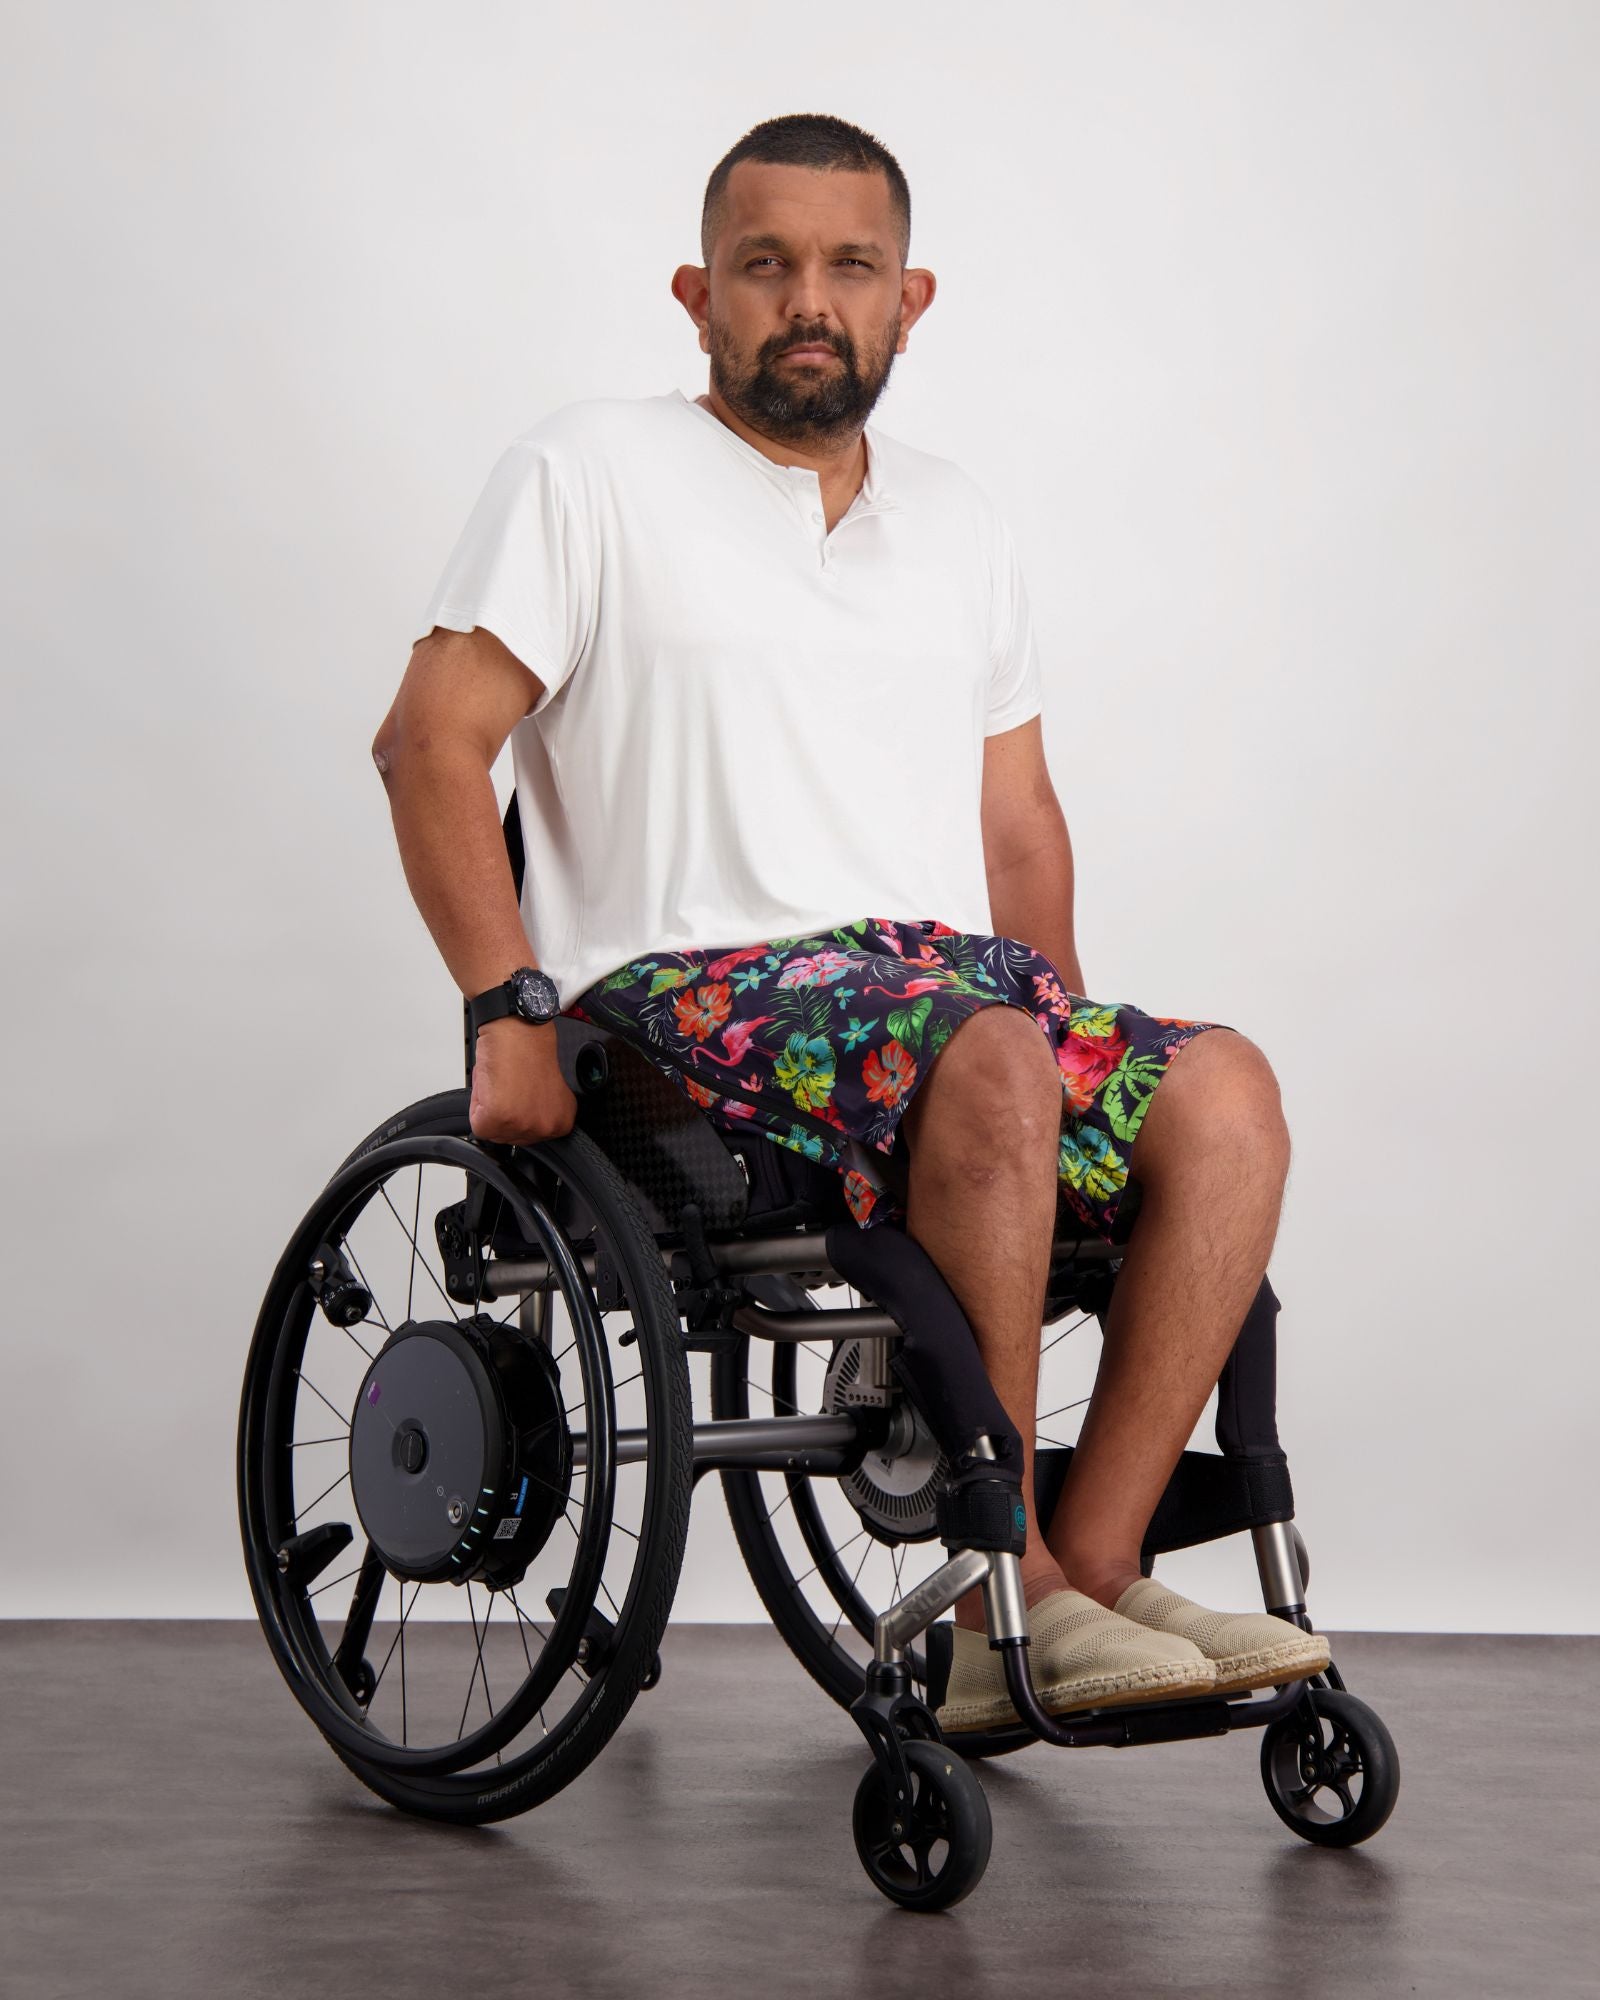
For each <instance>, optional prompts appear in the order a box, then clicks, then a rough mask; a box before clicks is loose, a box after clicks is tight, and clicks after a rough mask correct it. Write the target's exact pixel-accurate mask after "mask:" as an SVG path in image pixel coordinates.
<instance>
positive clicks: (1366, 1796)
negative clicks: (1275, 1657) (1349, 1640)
mask: <svg viewBox="0 0 1600 2000" xmlns="http://www.w3.org/2000/svg"><path fill="white" fill-rule="evenodd" d="M1261 1780H1262V1783H1263V1784H1264V1785H1265V1786H1266V1791H1267V1797H1268V1799H1270V1800H1271V1802H1272V1809H1273V1811H1274V1812H1275V1813H1276V1814H1277V1815H1278V1817H1279V1819H1281V1820H1282V1821H1283V1823H1284V1825H1285V1826H1287V1827H1288V1828H1289V1829H1290V1831H1291V1832H1293V1833H1297V1834H1298V1835H1299V1836H1300V1838H1301V1839H1302V1840H1309V1841H1311V1842H1313V1843H1314V1844H1315V1845H1316V1846H1318V1847H1354V1846H1355V1845H1356V1844H1357V1843H1358V1842H1359V1841H1363V1840H1370V1839H1371V1838H1372V1836H1373V1834H1375V1833H1376V1832H1377V1831H1378V1829H1379V1828H1380V1827H1381V1826H1382V1825H1383V1823H1384V1821H1385V1820H1387V1819H1388V1817H1389V1815H1390V1813H1391V1812H1393V1811H1394V1803H1395V1799H1396V1798H1397V1797H1398V1795H1399V1791H1400V1756H1399V1752H1398V1751H1397V1750H1396V1749H1395V1747H1394V1738H1393V1737H1392V1736H1391V1735H1390V1734H1389V1732H1388V1730H1387V1729H1386V1728H1385V1727H1384V1724H1383V1722H1382V1721H1381V1719H1380V1718H1379V1717H1378V1716H1377V1715H1375V1714H1374V1713H1373V1711H1372V1710H1371V1709H1370V1708H1368V1706H1367V1704H1366V1703H1365V1702H1364V1701H1358V1700H1357V1699H1356V1697H1355V1696H1354V1695H1353V1694H1344V1693H1342V1692H1340V1691H1338V1690H1337V1689H1334V1688H1319V1687H1313V1688H1308V1689H1307V1690H1306V1696H1305V1700H1304V1701H1302V1702H1301V1704H1300V1706H1299V1707H1298V1708H1296V1710H1295V1711H1294V1713H1293V1715H1290V1716H1287V1717H1285V1719H1284V1720H1283V1721H1282V1722H1276V1723H1273V1724H1272V1725H1271V1726H1270V1727H1269V1728H1268V1729H1267V1730H1266V1731H1265V1732H1264V1733H1263V1735H1262V1739H1261ZM1324 1799H1325V1800H1326V1801H1327V1803H1323V1801H1324Z"/></svg>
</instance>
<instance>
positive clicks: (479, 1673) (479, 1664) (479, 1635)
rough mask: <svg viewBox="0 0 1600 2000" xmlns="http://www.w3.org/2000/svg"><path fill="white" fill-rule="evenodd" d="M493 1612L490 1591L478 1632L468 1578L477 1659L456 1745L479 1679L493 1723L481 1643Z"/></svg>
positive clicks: (468, 1610)
mask: <svg viewBox="0 0 1600 2000" xmlns="http://www.w3.org/2000/svg"><path fill="white" fill-rule="evenodd" d="M493 1611H494V1592H493V1591H492V1590H491V1591H490V1592H489V1602H488V1604H487V1605H486V1606H485V1607H484V1613H483V1630H482V1631H481V1632H480V1631H479V1630H478V1613H477V1608H476V1606H475V1605H474V1604H473V1601H472V1579H471V1577H468V1578H467V1616H468V1617H469V1618H470V1619H471V1620H472V1631H473V1636H474V1637H475V1638H476V1640H477V1642H478V1652H477V1659H476V1661H475V1662H474V1664H473V1669H472V1672H471V1673H470V1674H468V1676H467V1698H466V1700H465V1701H464V1702H463V1703H462V1704H461V1724H460V1727H459V1728H458V1729H457V1730H456V1741H457V1742H458V1743H459V1742H460V1741H461V1732H462V1730H464V1729H465V1728H466V1726H467V1710H468V1709H469V1708H470V1707H471V1706H472V1690H473V1688H474V1686H475V1685H476V1683H477V1682H478V1680H479V1678H480V1677H481V1679H482V1681H483V1698H484V1701H485V1702H486V1703H487V1704H488V1709H489V1720H490V1721H491V1722H493V1720H494V1702H493V1700H492V1698H491V1697H490V1694H489V1676H488V1675H487V1674H486V1673H485V1672H484V1670H483V1642H484V1640H485V1639H486V1638H487V1637H488V1636H489V1619H490V1616H491V1614H492V1613H493Z"/></svg>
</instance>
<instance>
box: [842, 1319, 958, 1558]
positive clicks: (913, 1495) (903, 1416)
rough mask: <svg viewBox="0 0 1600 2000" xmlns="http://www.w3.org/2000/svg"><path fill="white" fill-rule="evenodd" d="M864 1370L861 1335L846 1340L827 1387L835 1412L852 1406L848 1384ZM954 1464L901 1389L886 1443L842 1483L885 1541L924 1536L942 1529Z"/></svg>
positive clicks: (917, 1539)
mask: <svg viewBox="0 0 1600 2000" xmlns="http://www.w3.org/2000/svg"><path fill="white" fill-rule="evenodd" d="M860 1373H861V1341H860V1340H859V1339H856V1340H841V1341H840V1342H839V1345H838V1347H837V1348H836V1349H835V1350H834V1356H833V1360H832V1362H831V1364H830V1365H829V1368H828V1377H827V1382H826V1384H825V1385H824V1389H823V1406H824V1408H825V1409H827V1410H828V1412H829V1413H830V1414H832V1415H837V1414H838V1413H839V1412H840V1411H842V1410H844V1409H846V1408H848V1407H849V1406H848V1405H847V1403H846V1402H845V1394H844V1392H845V1390H846V1389H848V1388H849V1386H850V1385H851V1383H853V1382H854V1381H855V1380H856V1378H857V1377H858V1376H859V1375H860ZM949 1476H950V1470H949V1466H948V1464H947V1462H946V1460H945V1455H944V1453H943V1452H942V1451H941V1450H940V1449H939V1447H938V1445H937V1444H936V1443H935V1442H934V1439H933V1434H932V1432H931V1431H930V1430H929V1429H928V1427H927V1425H926V1424H925V1423H924V1422H923V1420H922V1418H921V1416H920V1415H919V1414H918V1413H917V1412H916V1411H915V1410H914V1409H913V1408H912V1407H911V1404H910V1402H909V1401H908V1400H907V1399H906V1397H905V1396H904V1395H903V1394H902V1395H900V1396H899V1398H898V1399H897V1401H896V1403H895V1405H894V1409H893V1413H892V1415H891V1418H890V1423H889V1432H888V1435H887V1436H886V1437H885V1439H884V1441H883V1443H882V1444H881V1445H879V1446H876V1447H874V1448H873V1449H872V1450H869V1451H868V1452H867V1453H866V1455H865V1457H864V1458H863V1459H862V1461H861V1463H860V1464H859V1465H858V1466H857V1467H856V1469H855V1470H854V1471H853V1472H847V1473H845V1474H843V1475H842V1476H841V1478H840V1480H839V1484H840V1485H841V1486H842V1487H843V1488H844V1490H845V1493H846V1494H847V1495H848V1496H849V1500H850V1504H851V1505H852V1506H853V1507H854V1508H855V1510H856V1512H857V1513H858V1514H859V1515H860V1516H861V1519H862V1521H863V1522H864V1523H865V1525H866V1527H867V1529H868V1531H869V1532H870V1533H871V1534H873V1535H874V1536H876V1538H877V1539H878V1540H879V1541H880V1542H925V1541H928V1540H929V1539H930V1538H931V1537H932V1536H933V1535H934V1534H935V1533H936V1532H937V1529H938V1519H937V1515H936V1512H935V1504H936V1502H937V1500H938V1497H939V1494H940V1492H941V1491H942V1489H943V1487H944V1485H945V1483H946V1481H947V1480H948V1479H949Z"/></svg>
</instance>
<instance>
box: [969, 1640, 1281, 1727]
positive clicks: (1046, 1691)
mask: <svg viewBox="0 0 1600 2000" xmlns="http://www.w3.org/2000/svg"><path fill="white" fill-rule="evenodd" d="M1278 1650H1279V1651H1282V1650H1283V1649H1282V1648H1279V1649H1278ZM1251 1657H1252V1658H1253V1657H1254V1656H1253V1655H1252V1656H1251ZM1215 1688H1216V1678H1215V1675H1214V1673H1213V1672H1212V1671H1211V1670H1210V1668H1209V1663H1208V1664H1207V1670H1206V1671H1205V1672H1201V1671H1200V1663H1198V1662H1197V1663H1196V1665H1195V1666H1194V1667H1186V1666H1171V1667H1145V1668H1142V1669H1140V1671H1139V1672H1137V1673H1132V1674H1099V1675H1095V1676H1094V1677H1092V1678H1090V1679H1087V1680H1081V1681H1058V1682H1057V1683H1056V1684H1055V1685H1054V1686H1053V1687H1047V1688H1040V1689H1038V1691H1037V1692H1038V1696H1039V1705H1040V1707H1041V1708H1043V1710H1044V1711H1045V1713H1046V1714H1047V1715H1071V1714H1074V1713H1075V1712H1076V1711H1077V1710H1078V1709H1080V1708H1120V1707H1125V1706H1127V1705H1128V1704H1129V1703H1132V1702H1141V1701H1179V1700H1182V1699H1184V1698H1186V1697H1187V1696H1189V1695H1196V1694H1211V1693H1213V1692H1214V1691H1215ZM934 1720H935V1721H936V1722H937V1723H938V1725H939V1727H940V1728H941V1729H943V1730H946V1731H947V1732H948V1733H949V1734H950V1735H952V1736H960V1735H962V1734H966V1733H970V1732H971V1731H973V1730H977V1729H1004V1728H1007V1727H1010V1728H1016V1729H1020V1728H1023V1727H1025V1725H1024V1723H1023V1720H1022V1717H1021V1716H1020V1715H1018V1713H1017V1711H1016V1710H1015V1709H1014V1708H1013V1707H1012V1705H1011V1701H1010V1697H1009V1696H1000V1697H998V1698H996V1699H994V1700H991V1701H988V1702H983V1703H975V1702H970V1701H966V1702H962V1703H961V1704H960V1705H959V1707H952V1706H951V1705H950V1704H949V1703H946V1704H945V1706H944V1707H943V1708H941V1709H939V1710H938V1711H937V1712H936V1713H935V1715H934Z"/></svg>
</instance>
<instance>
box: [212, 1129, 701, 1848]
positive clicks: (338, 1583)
mask: <svg viewBox="0 0 1600 2000" xmlns="http://www.w3.org/2000/svg"><path fill="white" fill-rule="evenodd" d="M624 1433H632V1434H633V1436H634V1437H635V1438H638V1437H639V1436H640V1435H641V1434H643V1435H644V1436H645V1437H646V1438H647V1439H648V1449H647V1450H646V1451H644V1452H630V1451H629V1450H626V1449H623V1450H621V1451H619V1438H621V1437H622V1436H623V1434H624ZM238 1481H239V1503H240V1522H241V1529H242V1534H243V1540H244V1550H245V1560H246V1567H247V1570H248V1573H249V1577H250V1583H251V1589H252V1591H253V1593H254V1596H255V1600H256V1607H257V1611H258V1613H259V1615H260V1618H261V1623H262V1627H263V1630H264V1631H265V1633H266V1636H267V1639H268V1642H269V1644H270V1645H271V1648H272V1651H273V1655H274V1657H275V1658H276V1660H277V1662H278V1665H279V1667H280V1669H281V1671H282V1672H283V1674H284V1677H285V1680H286V1681H287V1683H288V1685H289V1687H290V1689H291V1691H292V1692H293V1693H294V1695H295V1698H296V1699H297V1700H298V1701H299V1702H300V1704H301V1706H302V1707H303V1708H304V1709H305V1710H306V1712H307V1713H308V1715H310V1717H311V1719H312V1721H313V1722H314V1723H315V1724H316V1725H317V1727H318V1729H319V1730H320V1731H321V1732H322V1734H323V1735H324V1736H325V1737H326V1738H327V1740H328V1742H329V1744H330V1745H331V1747H332V1748H333V1750H334V1751H335V1752H336V1754H337V1755H338V1756H340V1757H341V1758H343V1760H344V1761H345V1763H346V1764H348V1765H349V1767H350V1768H351V1769H352V1770H353V1771H354V1772H355V1773H356V1774H357V1775H358V1776H359V1777H360V1778H361V1779H362V1780H363V1782H364V1783H366V1784H368V1785H370V1786H371V1787H372V1789H373V1790H374V1791H376V1792H378V1793H379V1794H381V1795H382V1796H383V1797H384V1798H386V1799H389V1800H390V1801H391V1802H392V1803H393V1804H395V1805H397V1806H401V1807H403V1808H405V1809H406V1810H408V1811H411V1812H416V1813H421V1814H424V1815H427V1816H429V1817H434V1818H441V1819H450V1820H458V1821H469V1822H482V1821H488V1820H494V1819H501V1818H505V1817H507V1816H509V1815H510V1814H513V1813H518V1812H522V1811H525V1810H527V1809H528V1808H529V1807H531V1806H534V1805H537V1804H538V1803H540V1802H541V1801H542V1800H543V1799H546V1798H548V1797H549V1796H550V1795H551V1794H552V1793H554V1792H556V1791H558V1790H559V1789H560V1788H561V1787H562V1786H563V1785H565V1784H567V1783H569V1782H570V1781H571V1779H572V1778H573V1777H575V1776H576V1775H577V1774H578V1772H579V1771H580V1770H582V1769H583V1768H584V1766H585V1765H587V1764H588V1763H589V1762H590V1760H591V1759H592V1758H593V1757H594V1756H595V1755H596V1754H597V1753H598V1751H599V1750H600V1748H601V1747H602V1746H603V1745H604V1743H605V1742H606V1741H607V1739H608V1738H609V1737H610V1735H611V1734H612V1732H613V1731H614V1730H615V1729H616V1728H617V1726H618V1724H619V1723H620V1722H621V1720H622V1718H623V1716H624V1715H625V1714H626V1713H627V1710H628V1708H629V1706H630V1705H631V1703H632V1702H633V1700H634V1698H635V1697H636V1695H637V1694H638V1692H639V1690H640V1687H641V1685H647V1684H649V1683H650V1682H651V1681H652V1680H653V1678H654V1675H655V1673H656V1671H657V1647H658V1645H659V1643H660V1639H661V1635H662V1632H663V1630H664V1628H665V1625H666V1620H667V1615H668V1612H669V1610H670V1608H671V1603H672V1597H673V1592H674V1590H675V1587H676V1583H677V1577H678V1572H679V1568H680V1566H681V1563H682V1557H683V1547H684V1541H685V1537H686V1534H687V1528H688V1516H689V1500H690V1493H691V1482H692V1435H691V1420H690V1406H689V1384H688V1374H687V1368H686V1364H685V1359H684V1353H683V1349H682V1342H681V1338H680V1334H679V1325H678V1316H677V1309H676V1303H675V1301H674V1298H673V1293H672V1287H671V1284H670V1282H669V1281H668V1278H667V1274H666V1271H665V1268H664V1266H663V1263H662V1259H661V1255H660V1252H659V1249H658V1248H657V1246H656V1243H655V1240H654V1238H653V1236H652V1235H651V1233H650V1230H649V1227H648V1225H647V1223H646V1222H645V1220H644V1217H643V1215H642V1214H641V1212H640V1210H639V1208H638V1205H637V1203H636V1202H635V1200H634V1198H633V1196H632V1194H631V1192H630V1191H629V1189H628V1187H627V1185H626V1183H625V1182H624V1181H623V1179H622V1178H621V1176H620V1175H619V1174H618V1172H617V1170H616V1168H615V1167H614V1166H613V1165H612V1163H611V1162H610V1160H609V1159H607V1157H606V1156H605V1154H604V1153H603V1152H601V1151H600V1149H599V1148H598V1147H597V1146H595V1144H594V1143H593V1141H592V1140H591V1139H590V1138H589V1137H588V1136H587V1135H586V1134H584V1133H583V1132H581V1131H574V1132H572V1133H571V1134H569V1135H567V1136H566V1137H564V1138H562V1139H560V1140H556V1141H552V1142H549V1143H546V1144H541V1145H537V1146H531V1147H525V1148H515V1149H512V1148H502V1147H486V1146H483V1145H480V1144H479V1143H478V1142H477V1141H475V1140H474V1139H473V1138H472V1137H471V1134H470V1131H469V1129H468V1127H467V1093H466V1092H465V1091H464V1090H458V1091H450V1092H444V1093H441V1094H440V1095H439V1096H437V1097H433V1098H429V1099H425V1100H422V1101H421V1102H420V1103H418V1104H415V1105H412V1106H409V1107H407V1109H406V1110H405V1111H403V1112H401V1113H400V1114H398V1116H397V1117H395V1118H393V1119H390V1120H389V1121H387V1122H386V1124H385V1125H384V1126H382V1127H380V1128H379V1130H378V1131H377V1132H375V1133H373V1134H371V1135H370V1136H369V1138H368V1139H367V1140H365V1141H363V1143H362V1144H361V1145H360V1146H358V1147H357V1148H356V1149H355V1151H354V1152H353V1153H352V1154H351V1156H350V1158H349V1159H348V1160H347V1161H346V1162H345V1163H344V1165H343V1166H342V1167H341V1168H340V1169H339V1171H338V1172H337V1173H335V1174H334V1176H333V1178H332V1179H331V1180H330V1181H329V1183H328V1185H327V1187H326V1188H325V1189H324V1190H323V1192H322V1194H321V1195H320V1196H319V1197H318V1198H317V1200H316V1202H314V1203H313V1205H312V1207H311V1208H310V1210H309V1211H308V1212H307V1214H306V1216H305V1218H304V1220H303V1221H302V1222H301V1224H300V1226H299V1227H298V1228H297V1229H296V1231H295V1232H294V1234H293V1236H292V1237H291V1239H290V1242H289V1244H288V1246H287V1248H286V1249H285V1251H284V1253H283V1256H282V1258H281V1259H280V1260H279V1264H278V1268H277V1270H276V1272H275V1273H274V1275H273V1279H272V1282H271V1284H270V1285H269V1287H268V1290H267V1295H266V1298H265V1300H264V1302H263V1305H262V1308H261V1313H260V1317H259V1319H258V1322H257V1326H256V1332H255V1337H254V1340H253V1342H252V1346H251V1350H250V1355H249V1360H248V1364H247V1368H246V1377H245V1384H244V1391H243V1396H242V1399H241V1406H240V1420H239V1438H238Z"/></svg>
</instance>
